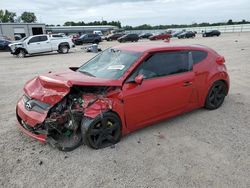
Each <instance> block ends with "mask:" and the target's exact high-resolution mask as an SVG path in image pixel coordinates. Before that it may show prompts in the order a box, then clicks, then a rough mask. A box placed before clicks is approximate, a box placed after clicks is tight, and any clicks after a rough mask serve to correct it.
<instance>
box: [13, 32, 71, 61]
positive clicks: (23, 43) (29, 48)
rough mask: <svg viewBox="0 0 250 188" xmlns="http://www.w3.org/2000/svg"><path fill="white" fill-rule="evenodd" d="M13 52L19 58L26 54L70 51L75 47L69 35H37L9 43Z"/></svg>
mask: <svg viewBox="0 0 250 188" xmlns="http://www.w3.org/2000/svg"><path fill="white" fill-rule="evenodd" d="M9 47H10V49H11V54H14V55H16V56H17V57H19V58H22V57H24V56H25V55H26V54H37V53H45V52H52V51H58V52H59V53H63V54H65V53H68V51H69V49H70V48H72V47H75V45H74V43H73V42H72V40H71V39H70V38H69V37H53V35H35V36H30V37H26V38H23V39H22V40H20V41H18V42H16V43H12V44H9Z"/></svg>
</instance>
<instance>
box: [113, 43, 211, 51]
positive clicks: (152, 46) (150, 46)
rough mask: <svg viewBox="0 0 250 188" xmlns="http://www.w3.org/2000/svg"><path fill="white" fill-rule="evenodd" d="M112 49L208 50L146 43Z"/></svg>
mask: <svg viewBox="0 0 250 188" xmlns="http://www.w3.org/2000/svg"><path fill="white" fill-rule="evenodd" d="M113 48H115V49H119V50H125V51H132V52H155V51H162V50H187V49H188V50H190V49H193V50H206V51H208V50H210V49H209V48H208V47H206V46H202V45H173V44H152V43H151V44H148V43H140V44H120V45H117V46H114V47H113Z"/></svg>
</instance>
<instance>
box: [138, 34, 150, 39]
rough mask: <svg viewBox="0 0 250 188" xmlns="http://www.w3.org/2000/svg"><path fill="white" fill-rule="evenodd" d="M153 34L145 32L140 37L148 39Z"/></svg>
mask: <svg viewBox="0 0 250 188" xmlns="http://www.w3.org/2000/svg"><path fill="white" fill-rule="evenodd" d="M151 36H153V34H152V33H144V34H141V35H140V36H139V37H140V39H148V38H149V37H151Z"/></svg>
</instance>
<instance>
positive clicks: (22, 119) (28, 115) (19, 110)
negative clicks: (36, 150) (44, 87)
mask: <svg viewBox="0 0 250 188" xmlns="http://www.w3.org/2000/svg"><path fill="white" fill-rule="evenodd" d="M16 116H17V125H18V127H19V128H20V130H21V131H22V132H23V133H24V134H26V135H28V136H29V137H31V138H34V139H36V140H38V141H40V142H41V143H46V137H47V136H46V135H43V134H37V133H35V132H33V131H32V129H33V128H34V127H35V126H36V125H38V124H41V123H42V122H43V121H44V119H45V118H46V116H47V113H44V114H40V113H38V112H35V111H28V110H26V108H25V106H24V102H23V99H22V98H21V99H20V100H19V101H18V103H17V107H16ZM24 123H25V124H26V127H25V126H24V125H23V124H24ZM27 126H28V128H27Z"/></svg>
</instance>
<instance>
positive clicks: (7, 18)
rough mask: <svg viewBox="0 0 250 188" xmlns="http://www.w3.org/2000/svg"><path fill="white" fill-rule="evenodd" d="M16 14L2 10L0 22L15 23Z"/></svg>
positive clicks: (0, 11)
mask: <svg viewBox="0 0 250 188" xmlns="http://www.w3.org/2000/svg"><path fill="white" fill-rule="evenodd" d="M15 16H16V13H15V12H10V11H8V10H5V11H4V10H0V22H2V23H6V22H14V20H15Z"/></svg>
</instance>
